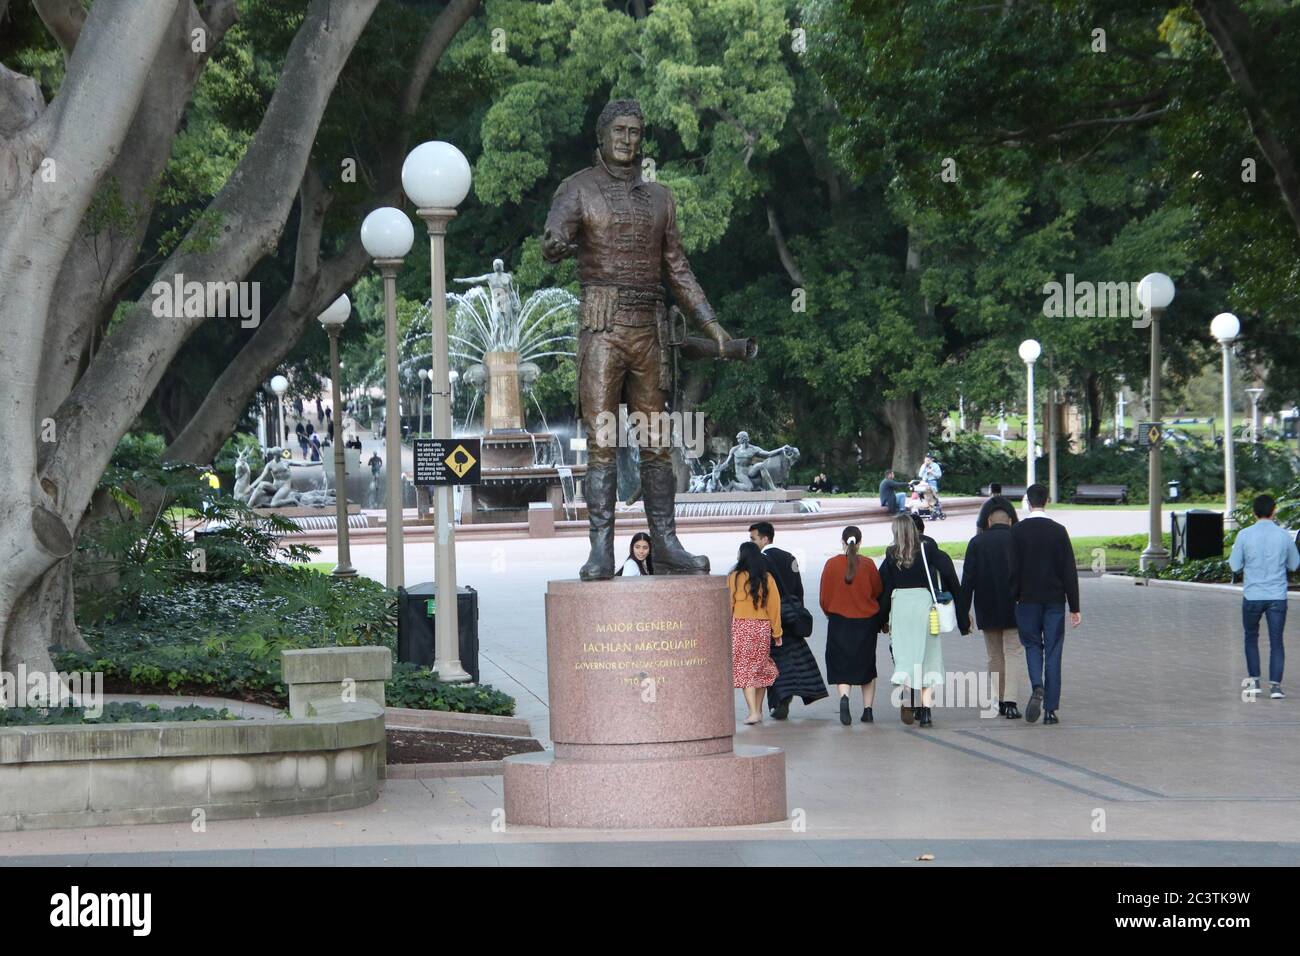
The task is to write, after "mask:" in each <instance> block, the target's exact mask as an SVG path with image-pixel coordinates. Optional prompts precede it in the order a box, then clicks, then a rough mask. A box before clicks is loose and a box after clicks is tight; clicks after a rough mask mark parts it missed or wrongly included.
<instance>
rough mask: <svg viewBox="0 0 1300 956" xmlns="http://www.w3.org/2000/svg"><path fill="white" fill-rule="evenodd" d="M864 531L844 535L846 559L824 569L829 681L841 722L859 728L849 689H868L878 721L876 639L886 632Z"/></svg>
mask: <svg viewBox="0 0 1300 956" xmlns="http://www.w3.org/2000/svg"><path fill="white" fill-rule="evenodd" d="M861 543H862V531H861V530H860V529H858V528H856V527H854V526H853V525H850V526H849V527H847V528H845V529H844V530H843V532H841V533H840V544H841V547H842V548H843V552H844V553H843V554H837V555H835V556H834V557H833V558H831V559H830V560H829V561H827V562H826V564H825V566H824V567H823V568H822V583H821V601H820V603H821V608H822V612H823V613H824V614H825V615H826V679H827V680H828V681H830V682H831V683H832V684H834V685H835V691H836V693H838V694H839V700H840V723H841V724H844V726H846V727H847V726H848V725H849V724H851V723H853V715H852V714H851V713H850V711H849V688H850V687H853V686H857V687H859V688H860V689H861V690H862V716H861V718H860V719H861V721H862V722H863V723H864V724H869V723H871V722H872V721H873V720H874V719H875V718H874V716H873V713H872V707H873V706H874V704H875V700H876V635H877V634H878V633H879V632H880V618H879V613H880V603H879V598H880V592H881V590H882V589H883V586H882V584H881V582H880V573H879V572H878V571H877V570H876V562H874V561H872V560H871V559H870V558H868V557H866V556H865V555H860V554H858V546H859V545H860V544H861Z"/></svg>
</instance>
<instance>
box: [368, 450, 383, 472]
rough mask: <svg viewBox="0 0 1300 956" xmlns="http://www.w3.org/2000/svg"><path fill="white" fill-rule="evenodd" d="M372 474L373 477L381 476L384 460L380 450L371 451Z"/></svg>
mask: <svg viewBox="0 0 1300 956" xmlns="http://www.w3.org/2000/svg"><path fill="white" fill-rule="evenodd" d="M369 464H370V475H371V477H372V478H378V477H379V471H380V469H381V468H383V467H384V460H383V459H382V458H380V457H379V452H377V451H376V452H371V453H370V462H369Z"/></svg>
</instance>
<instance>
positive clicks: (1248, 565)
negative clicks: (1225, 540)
mask: <svg viewBox="0 0 1300 956" xmlns="http://www.w3.org/2000/svg"><path fill="white" fill-rule="evenodd" d="M1252 510H1253V511H1254V512H1255V517H1256V518H1257V519H1259V520H1257V521H1256V522H1255V523H1254V524H1253V525H1251V526H1250V527H1249V528H1243V529H1241V531H1239V532H1238V533H1237V540H1236V541H1234V542H1233V544H1232V553H1231V554H1230V555H1229V556H1228V566H1229V567H1231V568H1232V570H1233V572H1234V573H1235V572H1240V571H1244V572H1245V580H1244V582H1243V584H1242V588H1241V622H1242V630H1243V633H1244V636H1245V643H1246V674H1247V677H1246V679H1245V680H1244V681H1242V682H1241V686H1242V689H1243V694H1244V695H1245V696H1247V697H1254V696H1256V695H1258V694H1259V678H1260V673H1259V619H1260V618H1261V617H1263V618H1266V619H1267V620H1268V682H1269V695H1268V696H1269V697H1271V698H1273V699H1275V700H1280V699H1281V698H1283V697H1285V696H1286V694H1284V693H1282V666H1283V665H1284V664H1285V663H1286V653H1285V651H1284V650H1283V647H1282V632H1283V630H1285V628H1286V596H1287V584H1286V582H1287V578H1286V576H1287V572H1288V571H1295V570H1296V569H1297V568H1300V552H1297V551H1296V545H1295V542H1294V541H1293V540H1292V539H1291V532H1289V531H1287V530H1286V529H1284V528H1282V526H1281V525H1279V524H1278V523H1277V522H1276V521H1275V520H1274V518H1275V516H1276V513H1277V502H1276V501H1274V500H1273V496H1272V495H1260V496H1259V497H1257V498H1256V499H1255V500H1254V502H1253V503H1252Z"/></svg>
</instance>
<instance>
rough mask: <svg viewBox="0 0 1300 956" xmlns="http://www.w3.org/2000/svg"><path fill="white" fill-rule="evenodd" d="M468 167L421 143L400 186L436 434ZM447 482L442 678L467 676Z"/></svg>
mask: <svg viewBox="0 0 1300 956" xmlns="http://www.w3.org/2000/svg"><path fill="white" fill-rule="evenodd" d="M469 187H470V167H469V161H468V160H466V159H465V156H464V154H462V153H461V151H460V150H459V149H457V148H456V147H455V146H453V145H451V144H450V143H443V142H428V143H421V144H420V145H419V146H417V147H415V149H413V150H411V152H410V154H409V155H408V156H407V157H406V161H405V162H404V163H403V164H402V189H403V191H404V192H405V193H406V195H407V196H408V197H409V198H410V199H411V201H412V202H414V203H415V205H416V207H417V208H416V215H418V216H419V217H420V218H421V219H423V220H424V223H425V226H426V227H427V228H428V231H429V257H430V268H429V284H430V302H429V306H430V310H431V315H430V318H431V320H432V326H433V336H432V340H433V341H432V345H433V368H432V370H431V373H430V375H429V382H430V385H429V391H430V397H431V400H432V401H431V404H432V408H431V409H430V423H429V427H430V430H431V431H432V432H433V435H434V437H435V438H443V439H449V438H451V437H452V423H451V376H450V365H451V360H450V355H449V350H450V343H449V335H448V329H447V273H446V261H445V239H446V235H447V223H449V222H450V221H451V220H452V219H453V218H454V217H455V215H456V207H457V206H459V205H460V203H461V202H462V201H464V199H465V197H466V196H467V195H468V194H469ZM452 494H453V489H452V487H451V485H448V484H441V485H435V486H434V521H435V523H436V532H435V535H434V539H435V544H434V583H435V585H436V587H437V599H436V604H435V609H434V614H435V621H434V634H435V645H436V646H435V660H434V669H435V670H436V671H437V672H438V676H439V677H440V678H441V679H442V680H444V681H467V680H469V679H470V675H469V674H468V673H467V672H466V671H465V669H464V668H463V667H462V666H461V663H460V617H459V608H458V606H457V595H458V588H457V586H456V514H455V505H454V503H453V500H452Z"/></svg>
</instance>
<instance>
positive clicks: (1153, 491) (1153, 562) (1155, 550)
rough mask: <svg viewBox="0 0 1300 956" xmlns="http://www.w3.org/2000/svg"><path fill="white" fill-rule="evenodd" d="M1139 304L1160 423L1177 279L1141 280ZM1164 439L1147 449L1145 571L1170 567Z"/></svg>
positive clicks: (1154, 276)
mask: <svg viewBox="0 0 1300 956" xmlns="http://www.w3.org/2000/svg"><path fill="white" fill-rule="evenodd" d="M1137 297H1138V302H1140V303H1141V304H1142V307H1143V308H1144V309H1146V311H1147V315H1148V316H1149V318H1150V324H1151V375H1150V379H1151V382H1150V387H1151V419H1150V420H1151V421H1153V422H1158V421H1160V317H1161V315H1163V314H1164V311H1165V309H1166V308H1168V307H1169V303H1170V302H1173V301H1174V280H1173V279H1171V278H1169V276H1167V275H1165V274H1164V273H1163V272H1152V273H1150V274H1149V275H1145V276H1143V277H1142V281H1141V282H1139V283H1138V287H1137ZM1162 438H1163V436H1162V435H1157V436H1156V438H1155V440H1154V441H1152V442H1151V443H1150V446H1149V447H1148V449H1147V500H1148V501H1149V502H1150V518H1151V524H1150V527H1149V528H1148V530H1147V546H1146V549H1145V550H1144V551H1143V552H1142V557H1141V558H1139V559H1138V564H1139V566H1140V567H1141V568H1142V570H1144V571H1145V570H1147V569H1152V570H1154V569H1158V568H1163V567H1165V566H1166V565H1168V564H1169V552H1168V551H1167V550H1166V549H1165V545H1164V539H1163V537H1162V536H1161V533H1160V505H1161V502H1162V500H1163V491H1164V490H1163V489H1162V488H1161V487H1160V482H1161V475H1160V446H1161V441H1162Z"/></svg>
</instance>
